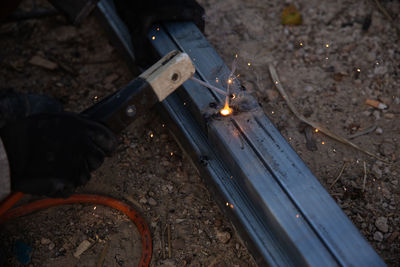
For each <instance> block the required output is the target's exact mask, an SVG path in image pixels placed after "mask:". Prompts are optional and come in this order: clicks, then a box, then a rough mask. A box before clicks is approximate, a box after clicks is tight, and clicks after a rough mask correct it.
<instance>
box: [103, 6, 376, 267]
mask: <svg viewBox="0 0 400 267" xmlns="http://www.w3.org/2000/svg"><path fill="white" fill-rule="evenodd" d="M99 6H100V8H99V10H100V13H101V12H103V13H104V14H103V18H107V17H113V21H112V23H113V25H114V28H116V29H117V30H116V32H118V31H119V30H118V27H119V26H118V24H119V23H121V22H120V21H118V19H115V16H112V15H110V14H108V13H113V11H112V10H111V9H110V8H109V6H107V1H104V0H102V1H100V2H99ZM115 25H117V27H115ZM157 28H158V30H157ZM121 29H123V27H121ZM119 34H120V35H122V36H121V37H119V41H120V42H124V40H126V32H124V31H123V30H122V31H121V32H119ZM116 36H118V34H116ZM152 36H155V37H156V38H155V39H154V40H152V43H153V46H154V47H155V48H156V50H157V51H158V53H159V54H160V55H164V54H166V53H168V52H169V51H170V50H172V49H177V48H178V49H180V50H183V51H185V52H186V53H188V54H189V55H190V56H191V57H192V60H193V62H194V64H195V65H196V69H197V74H196V75H197V76H198V77H199V78H201V79H203V80H208V81H209V82H210V83H214V81H215V76H219V77H223V76H224V75H225V76H226V75H227V74H229V72H230V70H229V69H228V67H227V66H226V65H225V63H224V62H223V61H222V59H221V58H220V57H219V55H218V54H217V53H216V52H215V50H214V49H213V48H212V47H211V46H210V44H209V43H208V41H207V40H206V39H205V38H204V36H203V35H202V34H201V32H200V31H198V29H197V28H196V27H195V26H194V25H193V24H191V23H174V24H167V25H165V26H162V27H161V26H159V27H155V28H154V29H153V31H152V32H150V33H149V37H152ZM128 39H129V38H128ZM121 47H123V48H124V47H125V48H127V47H128V48H129V45H128V44H122V46H121ZM129 49H130V48H129ZM125 53H128V54H131V53H129V52H127V51H125ZM130 59H131V60H133V58H132V57H131V58H130ZM220 101H222V99H221V98H220V97H219V96H217V95H215V94H214V93H213V92H210V91H208V90H207V89H205V88H203V87H202V86H200V85H198V84H196V83H194V82H192V81H187V82H186V83H184V86H183V88H182V89H179V90H178V92H176V93H174V94H173V95H171V96H170V97H168V98H167V99H166V100H165V101H163V103H162V105H161V106H160V109H161V115H162V116H163V117H165V119H167V120H168V125H169V127H170V128H171V132H172V133H173V134H174V135H175V137H176V139H177V140H178V141H179V142H180V144H181V145H182V147H183V148H184V149H185V150H186V152H187V153H188V154H189V155H190V156H191V159H192V161H193V162H194V163H195V165H196V166H197V168H198V169H199V171H200V173H201V174H202V176H203V177H204V179H205V180H206V181H207V183H208V185H209V186H210V189H211V190H212V191H213V195H214V196H215V199H216V201H217V203H218V204H219V205H220V207H221V209H222V210H223V212H224V213H226V214H227V215H228V216H229V217H230V218H231V220H232V222H233V223H234V225H235V228H236V229H237V230H238V232H239V233H240V235H241V236H242V238H243V239H244V241H245V243H246V245H247V246H248V248H249V249H250V250H251V251H252V253H253V255H254V257H255V259H256V261H257V263H258V264H259V265H260V266H264V265H265V264H266V263H267V264H269V265H271V266H294V265H301V266H303V265H311V266H337V265H342V266H352V265H354V266H384V263H383V261H382V260H381V259H380V258H379V256H378V255H377V254H376V253H375V251H374V250H373V249H372V247H371V246H370V245H369V244H368V243H367V242H366V241H365V240H364V238H363V237H362V236H361V235H360V234H359V233H358V230H357V229H356V228H355V227H354V226H353V225H352V223H351V222H350V220H349V219H348V218H347V217H346V216H345V214H344V213H343V212H342V211H341V210H340V208H339V207H338V206H337V205H336V203H335V202H334V201H333V199H331V197H330V196H329V195H328V193H327V192H326V191H325V190H324V189H323V188H322V186H321V185H320V184H319V182H318V181H317V179H316V178H315V177H314V176H313V175H312V173H311V172H310V171H309V170H308V168H307V167H306V166H305V165H304V163H303V162H302V161H301V159H300V158H299V157H298V156H297V154H296V153H295V152H294V151H293V150H292V148H291V147H290V145H289V144H288V143H287V142H286V141H285V140H284V139H283V137H282V136H281V135H280V133H279V132H278V131H277V130H276V128H275V127H274V126H273V125H272V123H271V122H270V121H269V120H268V118H267V117H266V116H265V115H264V114H263V113H262V111H261V110H260V109H256V110H254V111H252V112H246V113H240V114H238V115H235V116H230V117H228V118H223V119H221V120H215V119H211V120H210V119H208V120H206V119H205V118H204V113H205V112H206V110H208V109H209V103H210V102H220ZM226 203H228V206H227V205H226ZM231 204H232V205H233V206H232V207H233V208H231Z"/></svg>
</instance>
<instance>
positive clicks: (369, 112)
mask: <svg viewBox="0 0 400 267" xmlns="http://www.w3.org/2000/svg"><path fill="white" fill-rule="evenodd" d="M362 114H363V115H364V116H365V117H369V116H371V114H372V112H371V111H369V110H366V111H363V113H362Z"/></svg>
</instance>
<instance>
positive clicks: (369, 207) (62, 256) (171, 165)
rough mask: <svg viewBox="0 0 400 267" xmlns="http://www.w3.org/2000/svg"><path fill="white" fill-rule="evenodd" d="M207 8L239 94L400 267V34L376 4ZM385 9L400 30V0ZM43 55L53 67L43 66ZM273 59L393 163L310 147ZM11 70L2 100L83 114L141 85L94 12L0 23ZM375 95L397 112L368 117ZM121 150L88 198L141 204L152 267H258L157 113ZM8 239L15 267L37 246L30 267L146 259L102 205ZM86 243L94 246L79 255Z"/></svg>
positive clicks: (210, 1) (320, 117) (6, 71)
mask: <svg viewBox="0 0 400 267" xmlns="http://www.w3.org/2000/svg"><path fill="white" fill-rule="evenodd" d="M199 2H200V3H201V4H202V5H203V6H204V8H205V9H206V30H205V34H206V36H207V38H208V39H209V40H210V42H211V43H212V45H213V46H214V47H215V48H216V50H217V52H218V53H219V54H220V55H221V56H222V57H223V59H224V60H225V62H227V63H228V64H230V62H231V61H232V60H233V58H234V55H235V54H238V55H239V64H238V74H240V80H241V82H242V84H243V85H245V87H246V88H247V90H249V91H250V92H252V93H253V94H254V96H255V97H257V99H258V100H259V102H260V104H261V105H262V106H263V108H264V110H265V112H266V114H267V115H268V116H269V117H270V119H271V120H272V121H273V123H274V124H275V125H276V127H277V128H278V129H279V130H280V131H281V133H282V135H283V136H284V137H285V138H286V140H287V141H288V142H289V143H290V144H291V145H292V147H293V148H294V149H295V150H296V151H297V153H298V154H299V155H300V157H301V158H302V159H303V160H304V161H305V162H306V164H307V165H308V166H309V168H310V169H311V170H312V172H313V173H314V174H315V175H316V177H317V178H318V179H319V180H320V182H321V183H322V184H323V185H324V186H325V188H326V189H327V190H328V191H329V193H330V194H331V195H332V197H333V198H334V199H335V200H336V201H337V203H338V204H339V205H340V206H341V207H342V209H343V210H344V211H345V213H346V214H347V215H348V216H349V217H350V219H351V220H352V221H353V222H354V224H355V225H356V226H357V227H358V228H359V229H360V231H361V233H362V234H363V235H364V236H365V237H366V238H367V239H368V240H369V242H370V243H371V244H372V245H373V247H374V248H375V249H376V250H377V252H378V253H379V254H380V255H381V256H382V258H383V259H384V260H385V262H386V263H387V264H388V265H389V266H399V265H400V237H399V231H400V230H399V229H400V206H399V203H400V185H399V177H400V170H399V163H398V156H399V154H400V153H399V149H400V146H399V144H398V142H399V140H400V123H399V122H400V121H399V116H400V78H399V71H400V65H399V62H400V49H399V46H398V44H399V33H398V32H396V29H395V27H394V26H393V24H391V23H390V22H389V20H388V19H387V18H386V17H385V16H384V15H382V13H381V12H380V11H379V10H378V9H377V7H376V5H375V4H374V1H358V2H357V3H353V1H335V3H333V2H332V3H330V2H329V3H328V2H326V3H324V4H321V3H320V1H317V0H308V1H306V0H304V1H286V2H284V1H278V0H274V1H266V0H263V1H260V0H258V1H256V0H247V1H238V0H226V1H218V0H199ZM291 2H293V3H294V4H295V6H296V7H297V8H298V9H299V12H300V13H301V15H302V18H303V21H302V24H301V25H298V26H284V25H282V23H281V18H280V17H281V13H282V10H283V9H284V7H285V6H286V5H287V4H289V3H291ZM30 3H31V2H30V1H25V6H26V7H29V6H30ZM382 4H383V6H384V7H386V8H387V9H388V10H389V12H390V14H391V15H392V16H393V17H394V19H395V20H396V21H397V22H398V21H399V20H400V18H399V17H398V16H399V15H398V14H400V3H399V1H382ZM368 18H370V22H371V24H370V25H369V26H368ZM34 56H39V57H41V58H45V59H47V60H49V61H51V62H53V63H55V64H56V66H55V67H54V66H53V67H54V69H53V70H50V69H47V68H49V65H47V68H46V67H41V66H37V65H35V64H34V62H32V60H31V59H32V58H33V57H34ZM248 63H250V64H248ZM270 63H273V64H274V65H275V66H276V68H277V72H278V74H279V76H280V79H281V82H282V84H283V86H284V87H285V88H286V90H287V92H288V94H289V95H290V97H291V99H292V101H293V102H294V103H295V105H296V107H297V108H298V109H299V111H300V112H301V113H302V114H304V115H305V116H306V117H308V118H309V119H311V120H314V121H317V122H319V123H320V124H323V125H325V126H326V127H328V128H329V129H330V130H332V131H333V132H335V133H337V134H339V135H341V136H345V137H346V136H349V135H351V134H355V133H359V132H362V131H363V130H365V129H367V128H369V127H370V126H374V125H376V128H375V129H374V130H373V131H372V132H370V133H369V134H366V135H362V136H359V137H356V138H355V139H353V141H354V142H355V143H356V144H358V145H359V146H361V147H363V148H365V149H367V150H368V151H370V152H372V153H374V154H378V155H380V156H381V157H385V158H387V159H389V160H390V162H391V163H392V164H386V163H384V162H382V161H379V160H376V159H374V158H372V157H369V156H367V155H365V154H363V153H361V152H358V151H356V150H354V149H352V148H350V147H349V146H346V145H343V144H341V143H338V142H336V141H334V140H332V139H329V138H328V137H326V136H324V135H323V134H321V133H315V132H313V133H312V134H311V138H309V140H308V142H309V143H311V144H312V143H313V142H314V145H310V144H309V146H308V148H307V146H306V138H305V135H304V133H303V132H301V131H300V128H304V127H299V121H298V120H297V119H296V117H295V116H294V115H293V114H292V113H290V111H289V109H288V107H287V105H286V104H285V102H284V100H283V99H282V98H281V97H280V96H279V94H278V92H277V91H276V89H275V88H274V85H273V84H272V82H271V80H270V77H269V74H268V64H270ZM0 65H1V68H0V73H1V75H0V88H1V90H5V89H13V90H16V91H23V92H31V93H43V94H47V95H50V96H52V97H54V98H56V99H58V100H59V101H61V102H62V103H63V104H64V105H65V108H66V109H67V110H70V111H75V112H80V111H82V110H84V109H85V108H86V107H88V106H90V105H91V104H93V103H94V102H95V101H96V100H97V99H101V98H102V97H104V96H106V95H107V94H109V93H110V92H113V91H115V90H116V89H117V88H119V87H121V86H123V85H124V84H126V83H127V82H128V81H129V80H131V79H132V78H133V77H132V75H131V74H130V72H129V69H128V67H127V66H126V65H125V63H124V61H123V59H122V58H121V57H119V55H118V54H117V52H116V51H115V50H114V48H113V47H112V46H111V45H110V44H109V42H108V40H107V37H106V35H105V33H104V32H103V30H102V29H101V27H100V25H99V24H98V23H97V21H96V19H95V18H94V17H93V16H91V17H89V18H87V19H86V20H85V21H84V22H83V23H82V25H79V26H77V27H75V26H71V25H69V24H68V22H67V21H66V20H65V19H64V18H63V17H62V16H57V17H52V18H46V19H41V20H29V21H23V22H18V23H9V24H4V25H1V26H0ZM366 99H376V100H379V101H381V102H382V103H385V104H386V105H387V106H388V108H387V109H385V110H379V109H375V108H372V107H369V106H367V105H366V104H365V101H366ZM303 130H304V129H303ZM311 130H313V129H311ZM119 140H120V145H119V147H118V150H117V152H116V153H115V154H114V156H113V157H112V158H109V159H107V160H106V162H105V164H104V165H103V166H102V167H101V168H100V169H99V170H98V171H96V172H95V173H94V174H93V176H92V179H91V180H90V182H89V183H88V184H87V185H86V186H84V187H82V188H79V189H78V192H85V193H97V194H102V195H107V196H111V197H115V198H118V199H122V200H124V201H126V202H127V203H129V204H131V205H132V206H133V207H135V208H136V209H137V210H138V211H139V212H140V214H141V215H142V216H143V217H144V218H145V220H146V221H147V222H148V224H149V226H150V228H151V232H152V237H153V247H154V251H153V257H152V263H151V265H152V266H185V265H188V266H255V264H254V261H253V260H252V258H251V256H249V253H248V251H247V250H246V248H245V247H244V246H243V244H242V243H241V241H240V240H239V238H238V237H237V235H236V234H235V232H234V231H233V228H232V226H231V225H230V223H229V222H228V221H227V220H226V219H225V218H224V217H223V216H222V214H221V212H220V211H219V210H218V208H217V207H216V205H215V203H214V202H213V199H212V197H211V196H210V195H209V193H208V191H207V190H206V188H205V185H204V184H203V183H202V180H201V178H200V177H199V176H198V174H197V173H196V170H195V169H194V168H193V167H192V165H191V164H190V161H189V160H188V158H187V157H186V156H185V155H184V153H183V152H182V151H181V150H180V149H179V147H178V145H177V144H176V143H175V141H174V140H173V139H172V137H171V136H170V135H169V134H168V130H167V127H166V125H164V124H163V122H162V121H160V119H159V118H158V115H157V114H156V113H155V112H154V111H151V112H149V113H148V116H147V117H146V118H142V119H140V120H139V121H136V122H135V124H134V125H133V126H132V127H130V129H128V130H127V131H125V132H124V133H123V134H122V135H121V136H120V137H119ZM315 147H316V148H317V149H316V150H315ZM364 162H365V167H366V168H365V169H366V171H364ZM343 166H344V169H343V172H342V173H341V172H340V171H341V169H342V168H343ZM337 177H338V178H339V179H336V178H337ZM364 177H366V183H365V187H364V186H363V181H364ZM335 180H337V181H335ZM363 188H364V191H363ZM26 201H28V199H26ZM168 226H169V227H168ZM168 229H169V231H168ZM168 232H169V233H170V242H168ZM0 239H1V244H2V247H3V248H6V249H5V250H6V251H5V252H6V254H7V256H8V260H9V263H10V265H12V266H20V265H21V264H20V263H19V262H18V260H17V259H16V257H15V251H14V250H13V247H14V246H15V244H16V241H22V242H23V243H25V244H27V245H29V246H30V247H31V248H32V249H33V252H32V260H31V263H30V266H94V265H96V264H98V262H99V261H100V259H101V255H102V254H105V255H106V257H105V260H104V263H103V266H135V264H137V262H138V260H139V257H140V251H141V247H140V242H139V235H138V232H137V230H136V228H135V226H134V225H133V224H132V223H130V222H129V220H128V219H127V218H126V217H125V216H123V215H122V214H120V213H119V212H116V211H114V210H112V209H109V208H105V207H101V206H95V205H70V206H64V207H56V208H51V209H48V210H45V211H42V212H39V213H35V214H33V215H29V216H25V217H22V218H18V219H15V220H12V221H10V222H8V223H6V224H5V225H3V226H1V233H0ZM84 240H87V241H89V242H90V243H91V246H90V248H89V249H88V250H87V251H85V252H84V253H83V254H82V255H81V256H80V258H79V259H78V258H75V257H74V256H73V253H74V252H75V250H76V248H77V247H78V245H79V244H80V243H81V242H82V241H84ZM168 245H170V247H171V248H172V249H171V251H170V253H169V251H168ZM169 254H170V255H169Z"/></svg>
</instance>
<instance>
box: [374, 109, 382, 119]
mask: <svg viewBox="0 0 400 267" xmlns="http://www.w3.org/2000/svg"><path fill="white" fill-rule="evenodd" d="M372 115H373V116H374V117H375V119H376V120H379V119H380V118H381V113H380V112H379V110H374V112H372Z"/></svg>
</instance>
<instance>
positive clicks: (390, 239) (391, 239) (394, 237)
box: [388, 232, 400, 243]
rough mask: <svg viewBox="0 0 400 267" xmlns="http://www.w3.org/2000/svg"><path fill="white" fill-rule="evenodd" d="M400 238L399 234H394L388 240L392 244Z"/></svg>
mask: <svg viewBox="0 0 400 267" xmlns="http://www.w3.org/2000/svg"><path fill="white" fill-rule="evenodd" d="M399 236H400V233H399V232H393V233H392V234H391V235H390V236H389V238H388V242H389V243H392V242H393V241H395V240H396V239H397V238H398V237H399Z"/></svg>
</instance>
